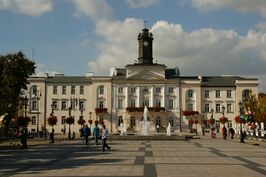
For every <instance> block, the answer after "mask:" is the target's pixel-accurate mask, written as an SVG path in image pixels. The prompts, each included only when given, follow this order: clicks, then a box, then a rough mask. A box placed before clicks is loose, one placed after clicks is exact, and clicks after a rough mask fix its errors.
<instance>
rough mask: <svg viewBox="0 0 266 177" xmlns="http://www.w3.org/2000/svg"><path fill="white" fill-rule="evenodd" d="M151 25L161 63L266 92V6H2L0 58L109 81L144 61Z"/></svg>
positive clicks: (36, 2)
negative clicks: (249, 82)
mask: <svg viewBox="0 0 266 177" xmlns="http://www.w3.org/2000/svg"><path fill="white" fill-rule="evenodd" d="M144 20H146V21H147V26H148V28H149V29H150V30H151V32H152V33H153V34H154V60H158V62H159V63H163V64H166V65H167V66H169V67H175V66H176V67H179V69H180V72H181V75H221V74H232V75H242V76H245V77H256V78H259V81H260V88H259V89H260V91H262V92H266V69H265V68H266V52H265V51H266V1H265V0H256V1H250V0H164V1H163V0H0V21H1V28H0V40H1V43H0V54H1V55H4V54H7V53H11V52H17V51H20V50H21V51H22V52H24V53H25V54H26V56H27V57H28V58H32V57H33V49H34V60H35V62H36V64H37V66H38V68H37V74H38V75H42V74H44V73H50V74H54V73H64V74H65V75H85V73H86V72H94V73H95V75H108V73H109V68H110V67H113V66H116V67H123V66H125V65H126V64H131V63H134V60H136V59H137V57H138V56H137V55H138V52H137V47H138V46H137V45H138V43H137V35H138V33H139V32H140V31H141V29H142V28H143V27H144Z"/></svg>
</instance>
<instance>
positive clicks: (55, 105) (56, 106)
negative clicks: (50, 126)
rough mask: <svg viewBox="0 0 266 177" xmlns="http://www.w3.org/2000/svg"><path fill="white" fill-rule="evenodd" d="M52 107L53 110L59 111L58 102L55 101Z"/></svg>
mask: <svg viewBox="0 0 266 177" xmlns="http://www.w3.org/2000/svg"><path fill="white" fill-rule="evenodd" d="M52 107H53V109H58V103H57V101H53V102H52Z"/></svg>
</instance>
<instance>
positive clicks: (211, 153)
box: [0, 138, 266, 177]
mask: <svg viewBox="0 0 266 177" xmlns="http://www.w3.org/2000/svg"><path fill="white" fill-rule="evenodd" d="M91 143H92V142H91ZM108 143H109V145H110V146H111V150H110V151H108V150H106V151H105V152H102V151H101V145H92V144H91V145H89V146H87V145H85V144H84V142H82V141H81V140H72V141H61V142H57V143H54V144H38V145H34V146H33V145H32V146H29V147H28V148H27V149H2V150H0V176H19V177H23V176H27V177H28V176H29V177H32V176H108V177H120V176H123V177H132V176H136V177H143V176H144V177H155V176H158V177H240V176H241V177H265V176H266V148H265V147H263V146H255V145H252V144H248V143H245V144H243V143H238V142H236V141H231V140H227V141H225V140H222V139H210V138H202V139H191V140H178V141H176V140H175V141H150V140H141V141H137V140H134V141H121V140H112V141H108Z"/></svg>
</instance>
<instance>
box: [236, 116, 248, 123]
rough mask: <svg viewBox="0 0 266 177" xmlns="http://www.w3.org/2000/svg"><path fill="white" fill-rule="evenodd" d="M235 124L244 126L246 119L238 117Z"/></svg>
mask: <svg viewBox="0 0 266 177" xmlns="http://www.w3.org/2000/svg"><path fill="white" fill-rule="evenodd" d="M235 122H236V123H238V124H240V123H243V124H244V123H246V121H245V120H244V119H241V118H240V116H236V117H235Z"/></svg>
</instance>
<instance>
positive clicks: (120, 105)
mask: <svg viewBox="0 0 266 177" xmlns="http://www.w3.org/2000/svg"><path fill="white" fill-rule="evenodd" d="M123 104H124V100H123V99H118V109H123V108H124V105H123Z"/></svg>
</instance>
